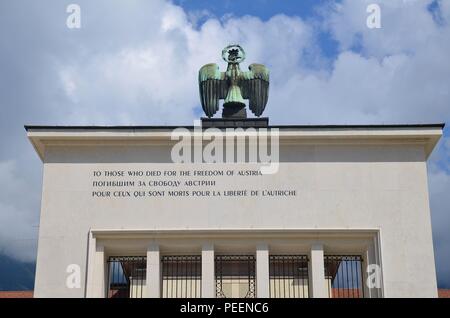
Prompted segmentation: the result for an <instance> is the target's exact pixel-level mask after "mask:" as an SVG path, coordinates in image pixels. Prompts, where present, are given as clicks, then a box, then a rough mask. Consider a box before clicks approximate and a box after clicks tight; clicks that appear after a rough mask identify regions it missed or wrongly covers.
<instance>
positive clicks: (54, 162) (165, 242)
mask: <svg viewBox="0 0 450 318" xmlns="http://www.w3.org/2000/svg"><path fill="white" fill-rule="evenodd" d="M350 133H353V132H350ZM440 133H441V130H440V129H435V130H433V131H431V132H430V131H428V130H425V131H421V130H420V129H419V130H417V131H414V130H413V129H411V130H410V131H408V132H401V131H400V132H398V131H395V132H386V131H383V134H381V135H377V136H375V137H373V136H372V135H373V134H375V135H376V133H373V132H372V131H365V132H359V133H356V135H357V136H356V137H355V136H353V137H352V138H349V137H348V136H347V137H346V136H345V134H344V136H342V135H341V134H342V132H338V133H333V132H332V131H331V132H328V135H326V136H325V137H320V136H316V138H312V137H311V136H307V137H305V138H298V139H295V138H292V136H294V137H295V136H296V132H295V131H293V132H290V134H291V136H290V137H289V138H288V137H283V136H282V137H281V139H280V140H281V147H280V166H279V171H278V172H277V173H275V174H273V175H263V176H238V175H236V173H237V171H247V170H251V171H255V170H258V168H259V166H258V165H255V164H212V165H211V164H174V163H172V162H171V158H170V150H171V147H172V144H173V143H171V142H170V141H169V140H168V139H167V136H166V137H161V138H159V139H158V140H157V141H156V140H147V139H145V138H144V137H145V136H144V137H142V139H140V140H139V141H138V140H137V139H136V136H137V137H139V133H138V132H136V133H134V134H130V135H128V136H121V132H120V131H116V132H114V134H115V137H108V135H107V133H105V134H106V136H102V134H103V133H101V132H99V133H97V132H95V131H90V132H87V133H85V134H84V133H81V134H80V135H76V134H75V133H74V132H70V134H69V135H67V136H64V134H63V132H62V133H61V132H59V131H44V130H34V131H33V130H30V131H29V137H30V139H31V140H32V142H33V144H34V146H35V147H36V149H37V151H38V152H39V153H40V155H41V157H42V159H43V163H44V170H43V189H42V207H41V217H40V228H39V244H38V258H37V268H36V282H35V292H34V295H35V296H36V297H85V296H88V294H89V291H88V286H87V284H88V283H87V282H88V280H89V279H90V278H88V276H89V275H88V271H89V270H91V271H92V272H94V270H93V269H89V270H88V263H89V262H91V263H92V260H89V255H100V256H97V257H100V258H102V257H103V258H105V259H106V257H107V256H108V255H113V254H117V253H119V254H120V253H121V252H124V251H128V254H130V253H136V254H140V255H145V253H146V252H147V250H146V244H148V243H149V242H155V241H158V240H159V239H158V237H159V236H158V235H161V233H164V231H166V232H167V233H170V232H171V231H173V233H174V234H172V237H170V238H165V239H160V241H158V242H159V243H158V244H160V245H159V246H160V251H161V253H165V252H166V253H170V252H178V253H180V252H183V250H184V251H190V250H191V251H193V252H195V253H199V255H200V254H201V253H202V246H203V245H205V244H213V245H214V247H215V249H216V250H217V253H220V251H221V249H222V250H223V251H227V248H228V250H230V249H229V247H231V248H236V249H237V250H238V249H239V248H238V247H240V248H242V246H244V245H246V244H247V245H249V247H248V250H249V251H252V250H253V248H254V247H255V248H256V246H257V245H258V244H260V243H261V242H262V243H266V244H268V246H269V252H271V251H272V250H273V251H277V249H278V250H279V251H282V250H283V246H290V247H289V248H287V249H288V250H289V251H297V250H298V251H305V252H308V253H309V251H310V246H312V245H314V244H323V250H324V252H325V253H333V252H336V251H337V252H342V251H350V252H352V251H353V250H355V249H356V250H358V251H364V253H366V255H369V254H370V255H371V256H370V257H368V259H371V260H373V261H374V262H375V261H376V262H377V263H379V264H380V265H381V266H382V274H383V275H382V277H383V279H382V282H383V286H382V290H381V291H380V295H382V296H384V297H436V296H437V287H436V272H435V265H434V255H433V242H432V235H431V222H430V209H429V199H428V185H427V167H426V158H427V156H428V154H429V152H430V151H431V150H430V148H431V149H432V148H433V146H434V143H435V142H436V140H437V139H438V138H439V136H440ZM74 134H75V135H74ZM302 134H303V135H302ZM307 134H310V133H309V132H307ZM320 134H323V131H318V135H320ZM117 136H119V137H120V138H119V137H117ZM297 136H305V133H303V132H298V133H297ZM430 136H431V137H432V138H434V139H433V140H431V139H430V138H431V137H430ZM436 138H437V139H436ZM143 140H144V141H145V140H147V141H146V142H143ZM430 140H431V141H430ZM430 144H431V146H430ZM201 170H220V171H234V172H233V173H234V174H233V176H226V175H224V176H216V177H180V176H179V174H180V172H181V171H191V173H192V172H193V171H201ZM95 171H100V172H104V171H126V172H128V171H143V172H146V171H175V172H176V173H177V176H175V177H170V176H166V177H161V178H152V177H150V176H149V177H146V176H144V177H125V178H116V177H104V176H102V177H96V176H94V172H95ZM155 179H157V180H174V181H176V180H178V181H180V182H181V183H183V182H185V181H189V180H207V181H215V185H214V186H193V187H187V186H183V185H181V186H179V187H177V188H175V189H174V190H177V191H188V192H192V191H204V192H205V191H217V192H221V193H222V194H223V193H225V192H226V191H241V190H242V191H245V190H246V191H248V192H250V191H260V192H259V194H260V195H258V196H250V195H249V196H224V195H221V196H220V197H219V196H211V193H210V196H207V197H204V196H192V195H190V196H177V197H172V196H168V195H167V192H165V195H164V196H163V197H161V196H156V197H149V196H148V195H146V196H145V197H135V196H134V192H135V191H153V190H155V191H169V190H171V188H170V187H167V188H165V187H155V188H154V189H153V188H149V187H140V186H137V185H136V183H135V185H134V186H130V187H117V189H116V187H101V188H96V187H93V182H94V181H115V180H121V181H134V182H138V181H139V180H141V181H149V180H155ZM119 188H120V189H119ZM264 190H271V191H274V190H275V191H276V190H288V191H289V192H290V193H295V194H294V195H289V196H262V195H261V193H262V191H264ZM94 191H97V192H107V191H110V192H111V193H113V192H114V191H130V193H131V196H130V197H122V196H121V197H114V196H113V197H101V196H96V195H95V196H93V194H92V193H93V192H94ZM199 194H200V193H199ZM235 194H236V193H235ZM99 229H102V230H111V231H119V232H120V231H121V230H123V231H129V232H127V233H128V234H127V235H129V240H137V241H134V243H133V244H131V245H127V244H126V243H119V242H118V243H117V244H116V245H114V244H112V243H111V241H108V238H107V237H100V236H99V237H98V238H97V241H96V247H95V249H98V248H100V250H101V253H102V254H98V253H97V254H95V253H94V252H93V250H92V249H93V247H92V246H91V247H90V246H89V242H90V239H89V236H90V235H91V231H94V230H99ZM133 230H135V231H136V233H137V234H136V236H133V234H132V233H133ZM361 230H367V231H369V232H371V233H372V234H373V235H372V234H371V236H369V239H368V241H369V243H368V244H365V243H364V244H363V245H364V246H362V247H360V246H358V243H355V244H347V245H346V244H342V245H339V244H337V243H336V242H339V239H338V238H339V235H341V234H342V235H341V237H345V233H346V231H347V232H348V233H353V232H352V231H355V232H358V231H359V232H361ZM139 231H146V232H145V233H146V234H145V236H139V235H141V234H139V233H141V232H139ZM152 231H153V233H155V234H154V235H153V234H152ZM177 231H185V232H187V233H189V231H192V232H193V233H194V232H195V233H200V232H201V231H206V233H207V234H202V235H200V234H199V235H197V236H195V237H193V238H191V239H190V238H187V239H186V240H184V242H183V243H176V242H177V235H178V234H177ZM230 231H231V232H230ZM233 231H238V232H236V233H235V234H233ZM254 231H256V232H258V231H259V232H258V233H259V236H255V237H253V238H245V235H243V234H242V233H250V234H251V233H252V232H254ZM264 231H269V232H270V231H278V232H277V233H281V234H280V235H281V236H280V237H279V238H278V236H277V235H278V234H277V235H275V234H274V235H272V236H266V235H264ZM283 231H286V233H290V232H289V231H294V232H295V233H297V234H298V237H291V238H284V237H282V233H283ZM221 232H226V233H229V234H227V235H228V236H227V237H226V238H218V237H217V235H219V236H220V233H221ZM130 233H131V234H130ZM183 233H184V232H183ZM208 233H209V234H208ZM214 233H215V234H214ZM302 233H304V234H302ZM179 235H180V237H183V235H187V236H189V234H179ZM330 235H334V237H335V238H334V239H333V238H330ZM370 237H372V238H370ZM109 239H110V240H112V241H114V236H112V237H110V238H109ZM365 239H367V237H366V238H365ZM125 240H126V239H125ZM139 240H140V241H139ZM189 240H191V241H192V243H189V242H191V241H189ZM252 240H253V241H252ZM283 240H286V244H287V245H285V244H282V242H283ZM170 242H172V243H170ZM173 242H175V243H173ZM280 242H281V243H280ZM372 243H373V244H372ZM120 244H124V247H123V249H122V250H121V249H120ZM289 244H290V245H289ZM114 246H115V247H114ZM115 248H116V249H117V250H115ZM133 249H134V250H133ZM171 249H172V250H171ZM70 264H78V265H79V266H80V268H81V273H80V274H81V286H80V288H67V286H66V279H67V277H68V275H69V274H68V273H67V272H66V268H67V266H68V265H70ZM100 272H101V271H100ZM92 275H93V274H92ZM92 275H91V278H92ZM95 275H97V280H98V279H99V278H98V275H100V276H102V275H103V277H101V278H100V281H99V282H98V283H97V284H100V286H101V284H102V280H101V279H104V275H105V273H104V272H103V273H100V274H98V273H97V274H95ZM103 283H104V282H103ZM312 289H313V290H314V287H312Z"/></svg>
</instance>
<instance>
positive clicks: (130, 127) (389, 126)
mask: <svg viewBox="0 0 450 318" xmlns="http://www.w3.org/2000/svg"><path fill="white" fill-rule="evenodd" d="M24 127H25V130H26V131H30V130H67V129H70V130H163V129H168V130H170V129H176V128H186V129H194V128H195V126H192V125H190V126H189V125H179V126H176V125H157V126H151V125H124V126H98V125H86V126H80V125H74V126H67V125H24ZM444 127H445V123H433V124H368V125H269V126H268V127H267V128H278V129H396V128H441V129H443V128H444ZM223 128H227V127H223ZM255 128H259V127H255Z"/></svg>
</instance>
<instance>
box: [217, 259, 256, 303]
mask: <svg viewBox="0 0 450 318" xmlns="http://www.w3.org/2000/svg"><path fill="white" fill-rule="evenodd" d="M215 273H216V297H218V298H255V297H256V281H255V257H254V256H253V255H217V256H216V257H215Z"/></svg>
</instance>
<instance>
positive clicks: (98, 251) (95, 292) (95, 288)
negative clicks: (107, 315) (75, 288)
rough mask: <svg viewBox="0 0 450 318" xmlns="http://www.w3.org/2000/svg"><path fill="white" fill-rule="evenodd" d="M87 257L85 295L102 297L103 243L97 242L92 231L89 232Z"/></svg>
mask: <svg viewBox="0 0 450 318" xmlns="http://www.w3.org/2000/svg"><path fill="white" fill-rule="evenodd" d="M88 257H89V258H88V268H87V271H88V277H87V284H86V297H87V298H104V297H105V296H106V280H105V277H106V271H105V267H106V262H105V248H104V246H103V245H99V244H97V240H96V238H95V237H94V236H93V235H92V233H90V234H89V256H88Z"/></svg>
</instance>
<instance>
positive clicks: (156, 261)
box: [146, 243, 161, 298]
mask: <svg viewBox="0 0 450 318" xmlns="http://www.w3.org/2000/svg"><path fill="white" fill-rule="evenodd" d="M146 284H147V286H146V287H147V295H146V297H148V298H159V297H161V260H160V254H159V245H158V244H155V243H152V244H150V245H149V246H148V247H147V279H146Z"/></svg>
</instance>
